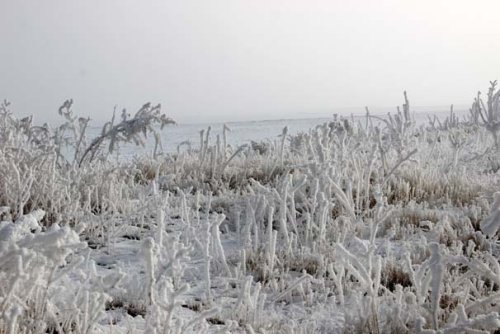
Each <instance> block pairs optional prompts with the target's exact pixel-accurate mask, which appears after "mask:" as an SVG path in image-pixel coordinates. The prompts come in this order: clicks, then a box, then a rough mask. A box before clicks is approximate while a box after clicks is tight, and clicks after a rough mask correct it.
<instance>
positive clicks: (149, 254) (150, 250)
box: [142, 237, 155, 305]
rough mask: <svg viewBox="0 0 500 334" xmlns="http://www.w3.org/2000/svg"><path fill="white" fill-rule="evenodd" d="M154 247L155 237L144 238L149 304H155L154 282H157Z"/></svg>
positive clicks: (143, 246) (143, 247)
mask: <svg viewBox="0 0 500 334" xmlns="http://www.w3.org/2000/svg"><path fill="white" fill-rule="evenodd" d="M154 247H155V242H154V240H153V238H151V237H149V238H147V239H146V240H144V243H143V245H142V249H143V252H144V256H145V261H146V297H147V300H148V303H149V305H155V299H154V293H153V289H154V284H155V268H154Z"/></svg>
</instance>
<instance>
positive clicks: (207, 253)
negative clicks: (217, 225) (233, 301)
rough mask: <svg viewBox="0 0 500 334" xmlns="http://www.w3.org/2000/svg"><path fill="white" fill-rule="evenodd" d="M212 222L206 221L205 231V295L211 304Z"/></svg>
mask: <svg viewBox="0 0 500 334" xmlns="http://www.w3.org/2000/svg"><path fill="white" fill-rule="evenodd" d="M210 239H211V233H210V221H209V220H208V218H207V220H206V229H205V249H204V257H205V287H206V290H205V294H206V296H205V297H206V299H207V302H208V303H209V304H210V303H211V301H212V292H211V282H210V260H211V259H212V257H211V256H210Z"/></svg>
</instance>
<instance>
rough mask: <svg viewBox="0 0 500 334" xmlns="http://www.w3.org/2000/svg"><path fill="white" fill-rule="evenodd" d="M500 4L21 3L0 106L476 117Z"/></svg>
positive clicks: (255, 115)
mask: <svg viewBox="0 0 500 334" xmlns="http://www.w3.org/2000/svg"><path fill="white" fill-rule="evenodd" d="M499 9H500V4H499V3H498V2H497V1H477V2H476V3H475V4H474V5H472V4H471V3H470V2H468V1H453V2H452V1H434V0H433V1H428V0H425V1H418V2H417V1H356V2H352V3H349V2H347V1H278V0H274V1H265V2H264V1H253V2H247V1H220V0H215V1H182V2H181V1H165V0H150V1H140V2H138V1H131V0H109V1H96V0H88V1H79V2H76V1H64V0H51V1H43V2H42V1H34V0H29V1H28V0H26V1H15V0H5V1H2V2H1V4H0V11H1V12H2V13H3V15H2V19H1V20H0V39H1V40H2V47H1V48H0V75H1V80H0V98H2V99H3V98H6V99H8V100H10V101H11V102H12V103H13V105H12V109H13V110H14V111H15V112H16V113H17V114H18V115H26V114H35V115H36V117H37V119H39V120H40V119H43V120H50V121H53V120H54V119H56V118H57V107H58V106H59V105H60V104H61V103H62V102H63V101H64V100H65V99H68V98H73V99H74V100H75V105H74V108H75V111H77V112H78V113H79V114H81V115H89V116H90V117H92V118H93V119H95V120H98V121H102V120H105V119H109V118H110V115H111V113H112V110H113V107H114V106H115V105H117V106H118V107H119V108H122V107H127V108H128V109H129V110H130V111H134V110H136V109H138V108H139V107H140V106H141V105H142V104H143V102H147V101H151V102H154V103H156V102H161V103H162V104H163V106H164V110H165V111H167V112H168V113H169V115H170V116H171V117H173V118H174V119H176V120H177V121H180V122H198V121H229V120H233V121H237V120H255V119H272V118H304V117H324V116H329V115H330V114H331V113H332V111H336V112H346V113H351V112H363V107H364V106H365V105H368V106H372V107H374V108H383V107H392V106H395V105H397V104H400V103H401V102H402V101H401V97H402V95H401V93H402V91H403V90H404V89H406V90H408V91H409V94H410V98H411V99H412V101H414V103H413V105H417V106H418V105H420V106H437V105H439V106H445V105H448V104H451V103H455V104H459V105H462V104H466V103H469V101H471V98H472V97H473V96H474V94H475V93H476V91H477V90H479V89H481V90H483V91H485V90H486V89H487V86H488V81H489V80H493V79H496V78H499V77H500V75H499V74H500V58H498V54H499V52H500V43H497V41H498V33H497V29H496V28H497V24H496V23H497V20H498V12H499Z"/></svg>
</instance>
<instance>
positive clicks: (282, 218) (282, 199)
mask: <svg viewBox="0 0 500 334" xmlns="http://www.w3.org/2000/svg"><path fill="white" fill-rule="evenodd" d="M287 197H288V178H287V177H285V180H284V184H283V192H282V194H281V196H280V210H279V220H280V228H281V234H282V235H283V237H284V238H285V244H286V249H287V250H288V249H289V248H290V237H289V236H288V227H287V220H286V212H287V205H286V199H287Z"/></svg>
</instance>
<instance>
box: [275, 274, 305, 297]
mask: <svg viewBox="0 0 500 334" xmlns="http://www.w3.org/2000/svg"><path fill="white" fill-rule="evenodd" d="M311 278H312V276H311V275H309V274H306V273H304V274H303V275H302V276H301V277H300V278H298V279H297V280H296V281H295V282H293V283H292V284H291V285H290V286H289V287H288V289H286V290H285V291H283V292H282V293H280V294H279V295H277V296H276V297H274V298H273V303H276V302H277V301H279V300H280V299H282V298H284V297H285V296H286V295H288V294H289V293H290V292H292V291H293V290H294V289H295V288H296V287H298V286H299V285H300V284H302V283H304V282H305V281H306V280H308V279H311Z"/></svg>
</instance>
